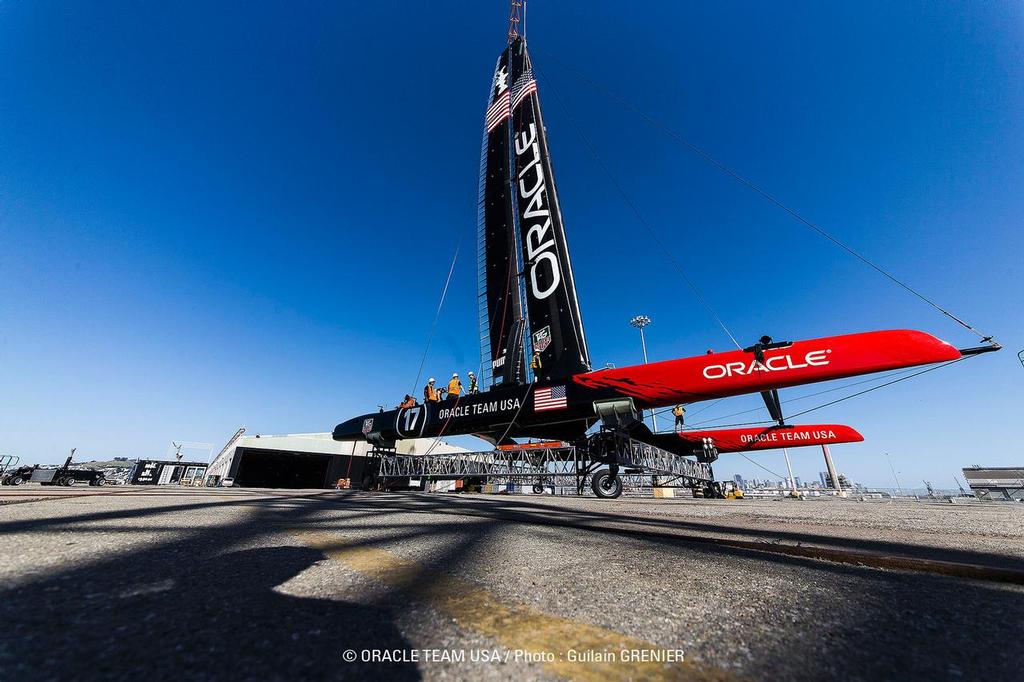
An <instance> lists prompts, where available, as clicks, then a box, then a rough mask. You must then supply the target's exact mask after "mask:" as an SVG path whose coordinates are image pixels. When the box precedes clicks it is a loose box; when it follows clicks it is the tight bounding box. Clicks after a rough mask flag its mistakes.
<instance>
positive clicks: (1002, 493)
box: [963, 466, 1024, 500]
mask: <svg viewBox="0 0 1024 682" xmlns="http://www.w3.org/2000/svg"><path fill="white" fill-rule="evenodd" d="M963 472H964V478H965V479H967V485H969V486H971V492H973V493H974V494H975V495H976V496H978V497H979V498H981V499H983V500H1022V499H1024V467H981V466H973V467H967V468H965V469H964V470H963Z"/></svg>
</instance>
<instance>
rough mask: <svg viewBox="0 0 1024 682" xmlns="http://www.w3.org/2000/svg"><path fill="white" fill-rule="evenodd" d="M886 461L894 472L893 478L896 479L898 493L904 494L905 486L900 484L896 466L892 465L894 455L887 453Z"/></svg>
mask: <svg viewBox="0 0 1024 682" xmlns="http://www.w3.org/2000/svg"><path fill="white" fill-rule="evenodd" d="M885 461H887V462H889V471H891V472H892V479H893V480H894V481H896V494H897V495H902V494H903V487H902V486H901V485H900V479H899V477H898V476H896V467H894V466H893V465H892V457H890V456H889V453H888V452H887V453H885Z"/></svg>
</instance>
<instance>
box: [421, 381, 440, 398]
mask: <svg viewBox="0 0 1024 682" xmlns="http://www.w3.org/2000/svg"><path fill="white" fill-rule="evenodd" d="M423 402H427V403H439V402H441V392H440V391H438V390H437V389H436V388H434V377H430V380H429V381H428V382H427V385H426V386H424V387H423Z"/></svg>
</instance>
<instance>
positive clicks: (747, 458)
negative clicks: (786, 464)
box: [736, 452, 788, 479]
mask: <svg viewBox="0 0 1024 682" xmlns="http://www.w3.org/2000/svg"><path fill="white" fill-rule="evenodd" d="M736 454H737V455H739V456H740V457H742V458H743V459H745V460H747V461H748V462H750V463H751V464H753V465H754V466H759V467H761V468H762V469H764V470H765V471H767V472H768V473H769V474H771V475H772V476H778V477H779V478H783V479H784V478H788V477H787V476H783V475H782V474H777V473H775V472H774V471H772V470H771V469H769V468H768V467H766V466H764V465H762V464H760V463H758V462H755V461H754V460H752V459H750V458H749V457H747V455H746V453H743V452H737V453H736Z"/></svg>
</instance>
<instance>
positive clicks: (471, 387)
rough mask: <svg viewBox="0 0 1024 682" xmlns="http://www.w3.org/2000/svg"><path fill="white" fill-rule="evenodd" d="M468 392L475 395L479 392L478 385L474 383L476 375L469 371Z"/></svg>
mask: <svg viewBox="0 0 1024 682" xmlns="http://www.w3.org/2000/svg"><path fill="white" fill-rule="evenodd" d="M468 392H469V394H470V395H476V394H477V393H479V392H480V387H479V386H478V385H477V383H476V375H475V374H473V372H470V373H469V391H468Z"/></svg>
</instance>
